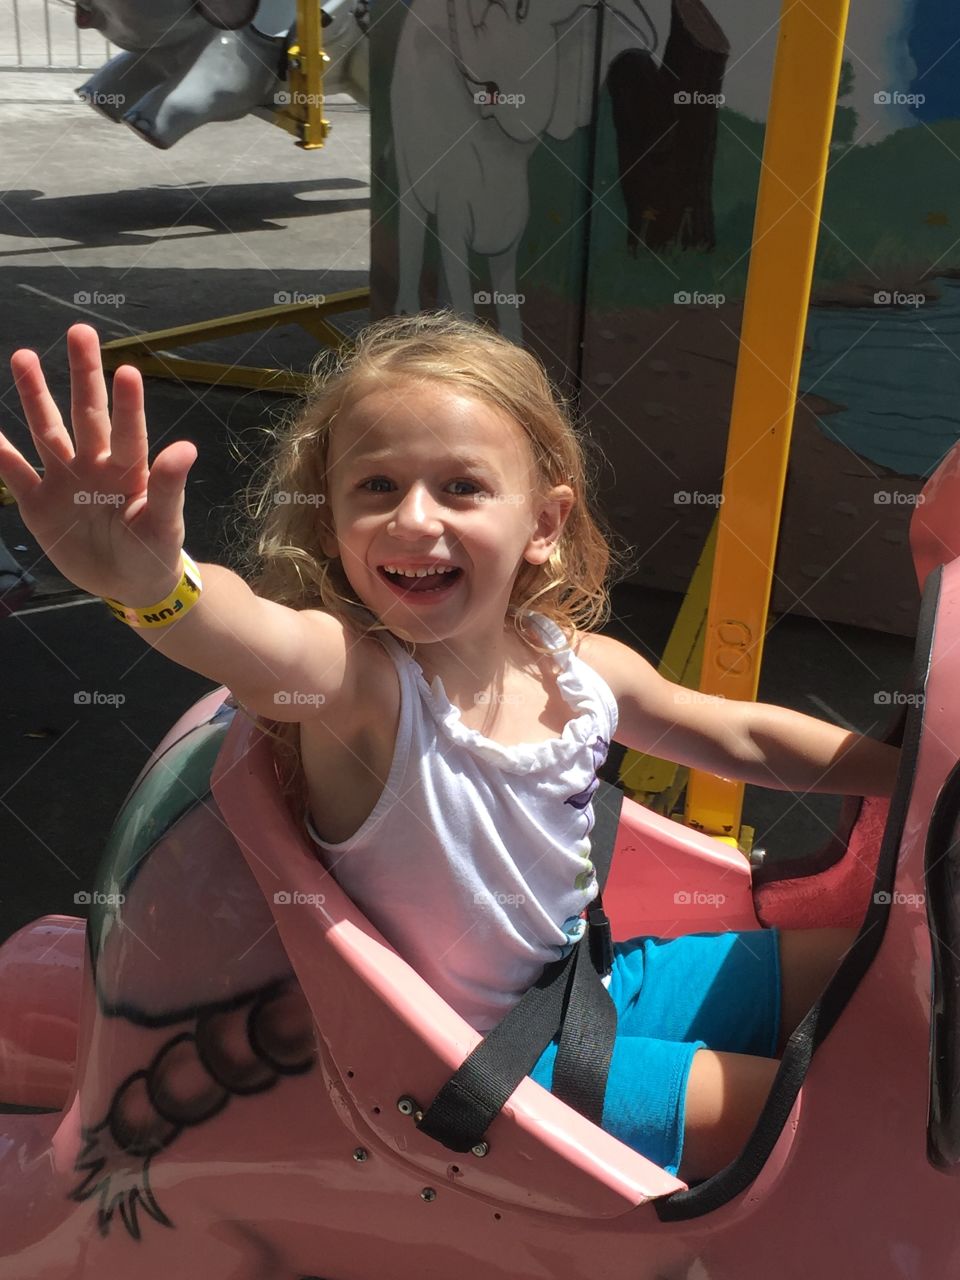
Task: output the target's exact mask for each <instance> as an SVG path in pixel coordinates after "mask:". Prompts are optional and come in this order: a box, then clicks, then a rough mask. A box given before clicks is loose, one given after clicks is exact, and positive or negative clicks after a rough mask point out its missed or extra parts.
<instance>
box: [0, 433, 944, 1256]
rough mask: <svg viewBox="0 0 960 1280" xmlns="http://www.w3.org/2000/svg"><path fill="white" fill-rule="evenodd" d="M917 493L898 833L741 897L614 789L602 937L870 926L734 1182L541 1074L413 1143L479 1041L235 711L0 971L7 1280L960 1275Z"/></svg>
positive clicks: (926, 519) (193, 740) (214, 724)
mask: <svg viewBox="0 0 960 1280" xmlns="http://www.w3.org/2000/svg"><path fill="white" fill-rule="evenodd" d="M925 495H926V501H925V503H924V504H922V505H920V506H918V508H917V510H916V513H915V515H914V520H913V525H912V529H911V539H912V544H913V550H914V557H915V562H916V565H917V573H918V578H919V581H920V584H921V587H923V588H924V603H923V609H922V614H921V620H920V626H919V635H918V638H917V648H916V656H915V661H914V668H913V671H912V672H911V673H910V675H909V678H908V682H907V683H906V684H905V686H904V689H903V690H902V691H901V694H900V696H899V698H898V701H900V702H901V703H902V705H903V706H904V715H903V716H901V718H900V719H901V725H902V743H903V752H902V761H901V768H900V774H899V778H898V783H897V789H896V792H895V794H894V796H893V798H892V800H891V802H890V804H889V812H887V808H888V806H887V803H886V801H878V800H872V801H869V802H866V803H862V802H859V801H857V800H856V799H855V798H853V799H851V801H850V802H849V804H848V807H847V810H846V816H847V818H848V820H849V821H848V822H847V830H846V831H841V832H839V833H838V834H837V837H836V838H835V839H834V840H833V841H832V842H831V843H830V844H829V845H828V846H827V847H826V848H825V849H824V850H823V851H822V854H821V857H820V858H819V860H817V859H814V860H808V862H807V864H806V865H805V866H804V867H803V868H799V869H797V868H794V869H790V870H791V875H792V877H793V878H791V879H788V880H784V879H783V878H782V876H783V869H782V866H781V869H780V871H779V873H777V872H776V871H775V870H774V869H772V868H771V867H769V866H763V867H761V868H758V869H755V870H754V872H753V880H751V870H750V867H749V866H748V864H747V862H746V861H745V859H744V858H743V857H742V856H741V855H740V854H739V853H737V852H736V851H735V850H732V849H730V848H729V847H728V846H726V845H724V844H721V843H719V842H716V841H714V840H712V839H711V838H710V837H708V836H705V835H702V834H700V833H698V832H696V831H693V830H688V829H685V828H684V827H682V826H680V825H679V824H677V823H674V822H672V821H669V820H667V819H665V818H662V817H660V816H658V815H656V814H653V813H651V812H649V811H648V810H646V809H644V808H642V807H641V806H639V805H638V804H635V803H634V802H633V801H631V800H629V799H626V798H625V799H624V800H623V805H622V810H621V813H620V819H619V827H618V828H617V835H616V849H615V856H614V861H613V869H612V872H611V875H610V879H609V881H608V884H607V887H606V890H605V893H604V903H605V907H606V910H607V914H608V915H609V917H610V919H611V921H612V923H613V929H614V935H615V936H616V937H630V936H633V935H636V934H640V933H661V934H663V935H665V936H673V935H674V934H675V933H677V932H679V926H678V924H677V921H676V911H675V910H674V907H673V895H674V892H675V889H676V886H677V885H678V884H683V885H684V886H690V887H692V888H695V889H696V890H697V891H698V895H700V894H702V895H703V898H699V897H698V895H694V901H696V900H704V899H709V898H710V895H712V894H715V893H718V892H722V893H723V894H724V896H725V899H726V907H725V917H724V924H725V926H726V927H728V928H731V929H752V928H757V929H759V928H762V927H763V926H764V925H773V924H779V925H786V926H789V927H798V926H799V927H803V926H807V927H816V926H821V925H831V924H844V923H848V922H853V923H858V922H862V927H861V931H860V935H859V938H858V940H857V942H856V944H855V945H854V947H853V948H852V949H851V951H850V952H849V953H848V955H847V957H846V959H845V960H844V962H843V963H842V965H841V967H840V968H839V969H838V971H837V973H836V974H835V976H834V977H833V979H832V980H831V981H830V983H829V985H828V987H827V988H826V990H825V991H824V992H823V995H822V996H821V998H820V1000H819V1001H818V1002H817V1004H816V1005H814V1007H813V1008H812V1009H811V1010H810V1012H809V1014H808V1016H807V1017H806V1018H805V1020H804V1021H803V1023H802V1024H801V1026H800V1027H799V1028H798V1029H797V1031H796V1032H795V1033H794V1035H793V1037H792V1039H791V1040H790V1043H789V1045H788V1047H787V1049H786V1051H785V1053H784V1055H783V1061H782V1066H781V1068H780V1071H779V1074H778V1076H777V1079H776V1081H775V1084H774V1086H773V1089H772V1092H771V1094H770V1097H769V1099H768V1102H767V1105H766V1107H765V1110H764V1112H763V1114H762V1116H761V1118H760V1120H759V1122H758V1124H757V1127H756V1129H755V1131H754V1133H753V1135H752V1137H751V1138H750V1140H749V1142H748V1143H747V1145H746V1147H745V1148H744V1150H743V1151H742V1153H741V1154H740V1156H739V1158H738V1159H737V1160H735V1161H734V1163H732V1164H731V1165H729V1166H727V1168H725V1169H724V1170H722V1171H721V1172H720V1173H718V1174H717V1175H716V1176H715V1177H712V1178H710V1179H708V1180H707V1181H705V1182H702V1183H700V1184H697V1185H695V1186H692V1187H689V1188H688V1187H687V1186H685V1184H684V1183H682V1182H680V1181H678V1180H677V1178H675V1177H673V1176H671V1175H669V1174H667V1173H665V1172H664V1171H663V1170H662V1169H660V1168H659V1167H657V1166H655V1165H653V1164H651V1163H650V1162H649V1161H648V1160H646V1159H645V1158H644V1157H643V1156H641V1155H639V1154H637V1153H636V1152H635V1151H632V1150H631V1149H629V1148H628V1147H626V1146H624V1145H622V1144H621V1143H619V1142H618V1141H617V1140H616V1139H615V1138H613V1137H611V1136H610V1135H609V1134H607V1133H605V1132H603V1131H602V1130H601V1129H599V1128H597V1127H596V1126H594V1125H593V1124H592V1123H591V1122H590V1121H589V1120H587V1119H585V1118H584V1117H583V1116H582V1115H580V1114H579V1113H578V1112H576V1111H574V1110H572V1109H571V1108H570V1107H568V1106H567V1105H566V1104H565V1103H563V1102H561V1101H560V1100H559V1099H558V1098H556V1097H554V1096H553V1095H551V1094H549V1093H547V1092H546V1091H545V1090H543V1089H542V1088H540V1086H539V1085H537V1084H536V1083H534V1082H533V1081H532V1080H529V1079H525V1080H524V1081H523V1082H522V1083H521V1084H520V1086H519V1087H518V1088H517V1089H516V1090H515V1091H514V1092H513V1094H512V1095H511V1096H510V1098H509V1100H508V1101H507V1103H506V1105H505V1106H504V1107H503V1109H502V1111H501V1112H500V1114H499V1115H497V1116H496V1118H495V1119H494V1120H493V1122H492V1124H491V1125H490V1127H489V1130H488V1131H487V1134H486V1136H485V1140H484V1142H483V1143H481V1144H479V1145H477V1146H475V1147H474V1148H473V1149H472V1150H470V1151H468V1152H465V1153H460V1152H457V1151H453V1150H449V1149H447V1148H446V1147H445V1146H443V1145H442V1144H441V1143H440V1142H439V1141H437V1140H436V1139H434V1138H432V1137H430V1136H428V1135H427V1133H426V1132H423V1131H422V1130H421V1129H420V1128H419V1118H420V1117H419V1113H420V1112H421V1111H422V1110H423V1109H425V1108H426V1107H427V1106H428V1105H429V1103H430V1101H431V1100H432V1099H433V1098H434V1097H435V1095H436V1094H437V1093H438V1091H439V1090H440V1089H441V1087H442V1086H443V1085H444V1084H445V1082H446V1081H447V1080H448V1079H449V1078H450V1077H451V1075H452V1074H453V1073H454V1072H455V1071H456V1070H457V1068H458V1067H459V1065H460V1064H461V1062H462V1061H463V1059H464V1058H465V1057H466V1056H467V1054H468V1053H470V1051H471V1050H472V1049H473V1048H474V1046H475V1045H476V1044H477V1043H478V1041H479V1036H478V1035H477V1033H476V1032H475V1031H473V1030H472V1029H471V1028H470V1027H469V1026H468V1025H467V1024H466V1023H465V1022H464V1021H462V1020H461V1018H460V1017H459V1016H458V1015H457V1014H455V1013H454V1012H453V1011H452V1010H451V1009H450V1008H449V1007H448V1006H447V1005H446V1004H445V1003H444V1002H443V1001H442V1000H441V999H440V998H439V996H437V995H436V993H435V992H433V991H432V990H431V989H430V988H429V987H428V986H427V984H426V983H425V982H424V981H423V980H422V979H421V978H420V977H419V975H418V974H417V973H416V972H415V971H414V970H413V969H411V968H410V967H409V966H408V965H407V964H406V963H405V962H404V961H403V960H402V959H401V958H400V957H399V956H398V955H397V953H396V952H395V951H394V950H393V949H392V948H391V947H390V946H389V945H388V944H387V943H386V942H385V940H384V939H383V938H382V936H380V935H379V934H378V932H377V931H376V930H375V929H374V928H373V927H372V926H371V925H370V924H369V922H368V921H367V920H366V919H365V918H364V917H363V916H362V915H361V913H360V912H359V911H358V910H357V908H356V907H355V906H354V905H353V904H352V903H351V902H350V901H349V899H348V898H347V897H346V896H345V895H344V893H343V892H342V890H341V889H340V888H339V887H338V885H337V884H336V882H335V881H334V880H333V879H332V878H331V876H330V875H329V874H327V873H326V871H325V870H324V869H323V867H322V866H321V864H320V863H319V861H318V860H317V858H316V857H315V855H314V852H313V850H312V848H311V847H310V846H309V845H308V843H307V841H306V839H305V837H304V836H303V834H301V832H300V831H299V830H298V828H297V826H296V824H295V823H294V821H293V818H292V817H291V815H290V813H289V811H288V809H287V807H286V805H285V803H284V802H283V800H282V798H281V796H280V792H279V788H278V786H277V782H276V777H275V773H274V768H273V762H272V754H271V750H270V743H269V739H268V738H266V737H265V736H264V735H262V734H261V733H260V731H259V730H258V729H257V728H256V727H255V726H254V725H253V724H252V723H251V721H250V720H249V719H248V718H247V716H246V715H245V714H244V713H242V712H241V711H239V710H237V709H236V708H235V707H234V706H233V705H232V703H231V701H230V699H229V697H228V695H227V692H226V690H225V689H218V690H216V691H214V692H213V693H211V694H209V695H208V696H206V697H205V698H203V699H201V700H200V701H199V702H198V703H197V704H196V705H195V706H194V707H192V708H191V709H190V711H188V712H187V713H186V715H184V716H183V717H182V718H181V719H180V720H179V721H178V722H177V724H176V725H175V726H174V728H173V729H172V730H171V731H170V733H169V734H168V736H167V737H166V739H165V740H164V741H163V742H162V743H161V744H160V746H159V747H158V749H157V751H156V752H155V753H154V755H153V757H152V759H151V760H150V762H149V763H148V765H147V767H146V768H145V769H144V771H143V773H142V774H141V777H140V778H139V779H138V781H137V783H136V784H135V786H134V787H133V789H132V791H131V793H130V795H129V796H128V798H127V800H126V802H125V804H124V806H123V808H122V810H121V812H120V814H119V816H118V818H117V821H116V823H115V825H114V828H113V831H112V833H111V836H110V840H109V843H108V845H107V849H106V851H105V854H104V858H103V862H102V866H101V871H100V883H99V886H98V893H97V894H96V895H94V901H93V902H91V906H90V915H89V919H88V921H87V922H86V924H85V923H84V922H83V921H82V920H78V919H71V918H68V917H64V916H46V917H44V918H43V919H41V920H38V921H36V922H35V923H34V924H32V925H29V926H27V927H26V928H24V929H21V930H20V931H19V932H18V933H17V934H15V935H14V936H13V937H12V938H10V939H8V941H7V942H6V943H5V944H4V945H3V947H2V948H0V1099H2V1100H3V1102H4V1103H5V1104H8V1105H17V1106H21V1107H33V1108H52V1110H49V1111H47V1112H46V1113H35V1114H13V1113H10V1114H3V1115H2V1116H0V1280H67V1278H68V1277H70V1278H74V1277H76V1278H78V1280H79V1278H81V1277H82V1278H83V1280H94V1278H99V1280H120V1278H121V1277H122V1278H123V1280H127V1278H128V1277H133V1276H136V1277H138V1280H154V1278H156V1280H170V1278H171V1277H199V1276H203V1277H206V1278H209V1280H268V1278H269V1280H310V1278H322V1280H379V1278H380V1277H383V1278H384V1280H414V1277H416V1280H434V1278H435V1280H450V1278H451V1277H453V1276H460V1277H464V1280H481V1278H482V1280H548V1278H549V1280H553V1278H554V1277H560V1276H573V1277H578V1276H586V1275H588V1274H593V1273H597V1274H602V1275H603V1276H604V1277H605V1278H607V1280H681V1278H682V1280H746V1278H750V1277H767V1276H780V1277H792V1276H801V1275H802V1276H808V1275H809V1274H810V1273H811V1271H813V1272H814V1273H816V1274H817V1275H819V1276H822V1277H825V1278H826V1280H833V1277H844V1278H845V1280H846V1278H849V1280H855V1278H859V1277H867V1276H869V1277H870V1280H895V1278H899V1277H904V1278H906V1277H911V1278H922V1280H928V1278H929V1280H940V1278H941V1277H944V1278H945V1277H950V1276H956V1275H958V1274H960V1183H958V1182H957V1179H956V1176H955V1175H956V1174H957V1172H958V1171H960V1092H958V1085H960V1005H958V999H960V997H958V994H957V993H958V991H960V893H958V890H957V885H958V884H960V877H958V861H960V768H958V765H957V762H958V758H960V715H958V714H957V712H956V709H955V708H956V703H957V698H958V696H960V643H958V642H960V559H958V558H957V555H958V552H960V517H958V515H957V513H958V511H960V447H958V448H955V449H954V450H953V452H952V453H951V455H950V456H949V457H948V458H947V460H946V461H945V462H944V463H943V465H942V466H941V467H940V469H939V471H938V472H937V473H936V475H935V476H934V477H933V478H932V479H931V481H930V482H929V483H928V485H927V487H926V490H925ZM941 566H942V567H941ZM904 720H905V723H904ZM898 730H899V726H898ZM891 736H893V735H891ZM854 819H855V821H854ZM797 870H799V871H801V872H802V874H794V872H796V871H797ZM776 874H779V875H780V877H781V878H780V879H779V880H778V879H774V876H775V875H776ZM761 881H762V883H761ZM683 923H684V928H685V930H686V931H687V932H690V933H696V932H707V931H712V930H714V929H715V928H716V916H715V912H714V911H713V910H712V909H711V908H706V909H704V911H703V913H698V911H697V908H696V906H695V905H693V906H692V907H690V908H688V909H687V910H685V912H684V922H683Z"/></svg>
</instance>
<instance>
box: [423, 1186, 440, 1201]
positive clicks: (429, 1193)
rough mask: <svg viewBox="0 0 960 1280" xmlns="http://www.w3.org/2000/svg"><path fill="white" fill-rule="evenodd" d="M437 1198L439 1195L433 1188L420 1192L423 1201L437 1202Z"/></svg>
mask: <svg viewBox="0 0 960 1280" xmlns="http://www.w3.org/2000/svg"><path fill="white" fill-rule="evenodd" d="M436 1198H437V1193H436V1192H435V1191H434V1189H433V1187H424V1188H423V1190H422V1191H421V1192H420V1199H421V1200H436Z"/></svg>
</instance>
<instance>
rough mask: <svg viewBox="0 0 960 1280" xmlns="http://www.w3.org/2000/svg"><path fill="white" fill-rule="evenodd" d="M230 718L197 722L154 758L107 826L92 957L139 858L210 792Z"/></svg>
mask: <svg viewBox="0 0 960 1280" xmlns="http://www.w3.org/2000/svg"><path fill="white" fill-rule="evenodd" d="M228 728H229V721H220V722H219V723H217V724H203V725H198V726H197V728H195V729H193V730H191V732H190V733H188V734H186V735H185V736H184V737H182V738H181V739H180V741H179V742H177V743H175V744H174V745H173V746H172V747H170V749H169V750H168V751H165V752H164V754H163V755H162V756H161V757H160V759H159V760H157V761H155V762H154V764H153V767H152V768H151V769H150V771H149V773H147V775H146V777H145V778H143V779H142V781H141V782H140V784H139V785H138V786H137V787H136V788H135V789H134V790H133V791H132V792H131V793H130V795H129V796H128V798H127V800H126V802H125V803H124V806H123V808H122V809H121V810H120V813H119V814H118V815H117V819H116V821H115V822H114V824H113V827H112V828H111V831H110V835H109V837H108V839H107V844H106V847H105V849H104V852H103V857H102V858H101V860H100V865H99V867H98V869H97V876H96V892H95V893H94V894H93V895H92V897H91V901H90V904H89V906H90V913H89V916H88V921H87V937H88V940H89V945H90V951H91V956H92V957H93V959H94V960H96V957H97V955H98V954H99V952H100V948H101V946H102V945H103V942H104V941H105V939H106V937H107V934H108V933H109V931H110V930H111V929H112V928H113V926H114V924H115V923H116V922H117V919H118V917H119V914H120V909H121V907H122V905H123V899H124V895H125V894H126V893H127V892H128V891H129V887H130V885H131V884H132V883H133V881H134V879H135V877H136V872H137V870H138V868H139V867H140V866H141V864H142V862H143V860H144V858H145V857H146V855H147V854H148V853H149V851H150V850H151V849H152V848H153V846H154V845H155V844H156V843H157V841H158V840H160V839H161V837H162V836H163V835H165V834H166V832H167V831H169V830H170V828H171V827H172V826H174V825H175V823H176V822H178V821H179V819H180V818H182V817H183V815H184V814H185V813H187V812H188V811H189V810H190V809H192V808H193V806H194V805H196V804H199V803H202V802H203V801H204V800H205V799H206V797H207V796H209V794H210V774H211V772H212V770H213V765H214V761H215V760H216V758H217V755H218V754H219V752H220V747H221V746H222V744H223V738H224V734H225V733H226V731H227V729H228Z"/></svg>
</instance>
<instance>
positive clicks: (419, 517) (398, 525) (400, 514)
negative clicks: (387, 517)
mask: <svg viewBox="0 0 960 1280" xmlns="http://www.w3.org/2000/svg"><path fill="white" fill-rule="evenodd" d="M387 529H388V532H389V533H397V534H400V535H401V536H402V535H403V534H404V533H409V534H413V535H416V536H417V537H420V536H422V535H423V534H424V533H433V534H436V533H441V532H442V531H443V528H442V524H441V522H440V519H439V516H438V512H437V505H436V503H435V502H434V501H433V499H432V498H431V496H430V493H429V491H428V490H427V488H426V487H425V486H424V485H415V486H414V487H413V488H412V489H410V490H408V491H407V493H406V494H405V495H404V497H403V498H402V499H401V501H400V503H399V504H398V505H397V508H396V512H395V514H394V517H393V519H392V520H391V521H390V524H389V525H388V526H387Z"/></svg>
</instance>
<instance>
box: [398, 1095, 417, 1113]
mask: <svg viewBox="0 0 960 1280" xmlns="http://www.w3.org/2000/svg"><path fill="white" fill-rule="evenodd" d="M416 1109H417V1104H416V1103H415V1102H414V1100H413V1099H412V1098H408V1097H407V1096H406V1094H404V1096H403V1097H402V1098H398V1099H397V1110H398V1111H399V1112H400V1114H401V1115H404V1116H412V1115H413V1113H414V1111H416Z"/></svg>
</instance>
